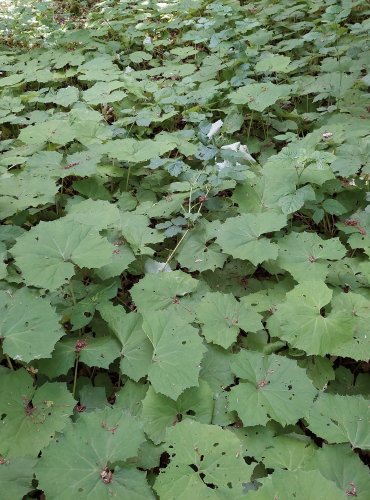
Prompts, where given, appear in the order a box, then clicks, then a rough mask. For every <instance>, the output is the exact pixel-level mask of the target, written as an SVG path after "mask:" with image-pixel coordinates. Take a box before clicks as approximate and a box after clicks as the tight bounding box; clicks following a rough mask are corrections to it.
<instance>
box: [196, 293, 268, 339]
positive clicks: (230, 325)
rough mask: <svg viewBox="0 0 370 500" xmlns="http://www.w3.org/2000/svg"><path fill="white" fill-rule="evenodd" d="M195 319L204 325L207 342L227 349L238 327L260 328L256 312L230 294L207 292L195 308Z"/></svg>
mask: <svg viewBox="0 0 370 500" xmlns="http://www.w3.org/2000/svg"><path fill="white" fill-rule="evenodd" d="M196 315H197V319H198V321H199V322H200V323H202V324H203V325H204V326H203V328H202V333H203V335H204V336H205V338H206V340H207V342H212V343H214V344H218V345H220V346H221V347H223V348H225V349H227V348H228V347H230V346H231V344H233V343H234V342H235V341H236V339H237V336H238V334H239V331H240V329H242V330H244V331H245V332H256V331H258V330H260V329H262V328H263V327H262V323H261V318H262V316H260V315H259V314H258V313H256V312H254V311H253V310H252V309H248V308H247V307H246V306H244V305H242V304H241V303H240V302H238V301H237V300H236V299H235V298H234V296H233V295H232V294H227V295H226V294H223V293H219V292H216V293H207V294H206V295H205V296H204V297H203V299H202V300H201V303H200V304H199V307H198V308H197V310H196Z"/></svg>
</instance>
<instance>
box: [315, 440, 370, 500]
mask: <svg viewBox="0 0 370 500" xmlns="http://www.w3.org/2000/svg"><path fill="white" fill-rule="evenodd" d="M305 468H306V470H318V471H319V472H320V474H321V475H322V476H324V477H325V478H326V479H328V480H329V481H333V483H335V484H336V485H337V487H338V488H339V489H341V490H342V491H343V493H344V494H345V495H346V496H347V497H351V496H354V497H356V498H358V499H359V500H367V497H368V492H369V488H370V477H369V471H368V468H367V467H366V465H365V464H364V463H363V462H362V461H361V459H360V457H359V456H358V455H357V454H356V453H355V452H354V451H353V450H352V449H351V448H350V446H348V445H345V444H341V445H325V444H324V445H323V447H322V448H321V449H319V450H317V452H316V453H315V455H313V456H312V458H311V460H309V462H308V463H307V464H305Z"/></svg>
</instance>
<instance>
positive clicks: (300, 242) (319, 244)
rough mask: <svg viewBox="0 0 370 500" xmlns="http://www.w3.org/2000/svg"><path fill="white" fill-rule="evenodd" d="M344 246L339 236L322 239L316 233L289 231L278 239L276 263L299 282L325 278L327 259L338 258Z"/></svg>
mask: <svg viewBox="0 0 370 500" xmlns="http://www.w3.org/2000/svg"><path fill="white" fill-rule="evenodd" d="M345 255H346V248H345V247H344V246H343V245H342V244H341V243H340V241H339V238H332V239H330V240H323V239H322V238H320V237H319V236H318V235H317V234H316V233H306V232H303V233H290V234H289V235H288V236H285V237H284V238H281V239H280V241H279V258H278V261H277V262H278V264H279V265H280V266H281V267H282V268H283V269H286V270H287V271H289V272H290V274H291V275H292V276H293V278H294V279H295V280H297V281H299V282H302V281H307V277H309V279H310V280H312V281H314V280H318V281H319V280H325V278H326V275H327V273H328V268H329V260H339V259H342V258H343V257H344V256H345Z"/></svg>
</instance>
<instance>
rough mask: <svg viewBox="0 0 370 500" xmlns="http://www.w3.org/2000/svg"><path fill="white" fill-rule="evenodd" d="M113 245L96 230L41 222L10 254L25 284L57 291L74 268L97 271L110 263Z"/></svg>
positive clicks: (19, 241)
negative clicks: (95, 269) (96, 269)
mask: <svg viewBox="0 0 370 500" xmlns="http://www.w3.org/2000/svg"><path fill="white" fill-rule="evenodd" d="M113 251H114V247H113V245H111V244H110V243H108V241H107V240H106V239H104V238H102V237H101V236H100V235H99V233H98V231H97V230H96V229H94V228H91V227H89V226H87V225H84V224H78V223H76V222H74V221H71V220H63V219H58V220H56V221H52V222H40V223H39V224H38V225H37V226H35V227H33V228H32V229H31V230H30V231H28V232H27V233H25V234H24V235H22V236H20V237H19V238H18V239H17V243H16V244H15V245H14V247H13V248H12V250H11V252H12V254H13V255H14V257H15V258H16V264H17V266H18V267H19V268H20V270H21V271H22V275H23V277H24V279H25V281H26V283H27V284H28V285H33V286H37V287H41V288H47V289H49V290H56V289H57V288H58V287H59V286H61V285H63V284H64V283H65V282H66V281H67V280H68V279H69V278H71V277H72V276H73V275H74V273H75V266H79V267H87V268H99V267H102V266H104V265H106V264H109V263H110V262H111V260H112V252H113Z"/></svg>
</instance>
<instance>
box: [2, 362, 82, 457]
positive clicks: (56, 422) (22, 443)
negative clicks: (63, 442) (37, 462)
mask: <svg viewBox="0 0 370 500" xmlns="http://www.w3.org/2000/svg"><path fill="white" fill-rule="evenodd" d="M0 392H1V401H0V410H1V413H2V414H3V415H4V418H3V420H2V425H1V427H0V455H2V456H4V457H6V458H7V457H22V456H25V455H30V456H34V457H36V456H37V454H38V453H39V451H40V450H42V449H43V448H45V447H46V446H47V445H48V444H49V442H50V441H51V440H52V439H53V437H54V435H55V433H56V432H61V431H62V430H63V429H64V428H65V427H66V425H67V424H68V422H69V418H68V417H69V415H71V414H72V413H73V407H74V405H75V400H74V399H73V397H72V394H71V393H70V392H69V391H68V389H67V387H66V385H65V384H64V383H62V382H53V383H45V384H43V385H42V386H41V387H39V388H34V387H33V379H32V377H31V375H29V374H28V373H27V372H26V371H25V370H23V369H21V370H17V371H16V372H11V373H7V374H6V375H5V374H2V375H1V377H0Z"/></svg>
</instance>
